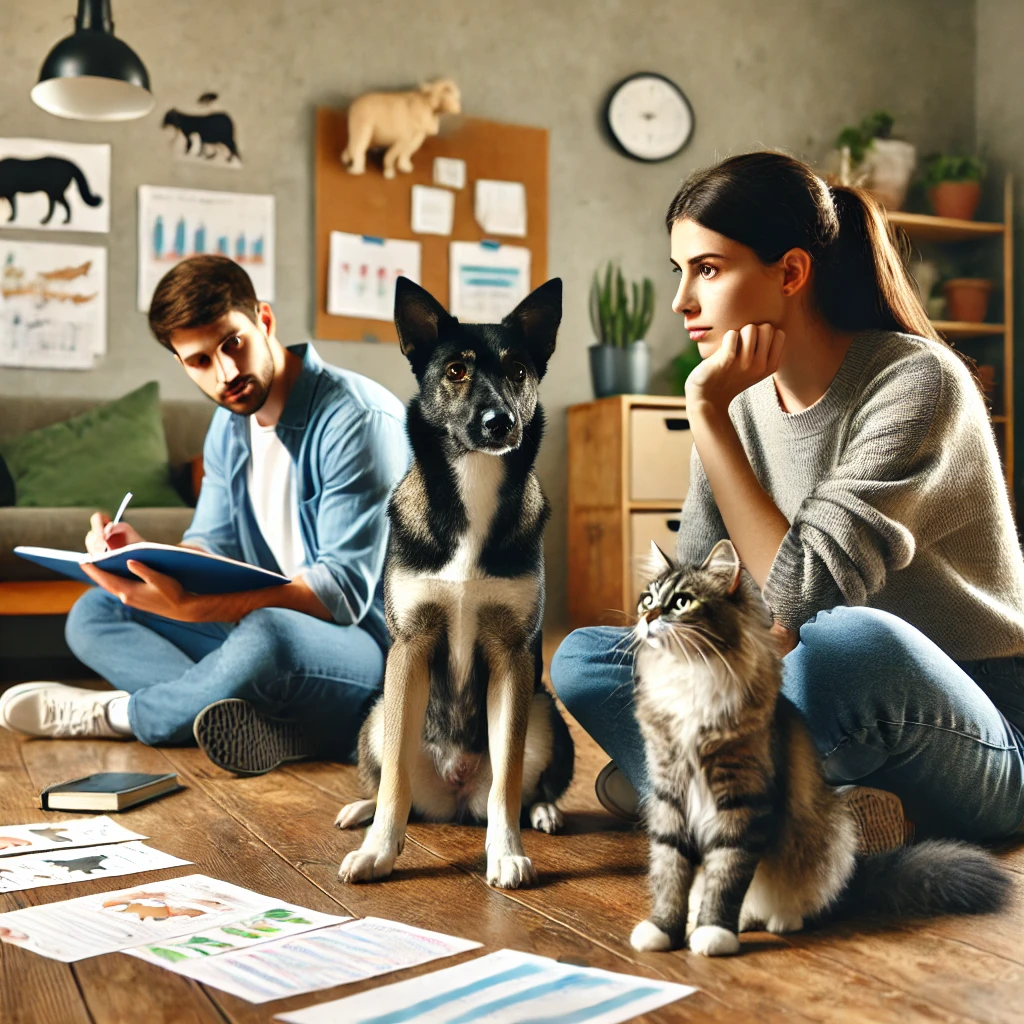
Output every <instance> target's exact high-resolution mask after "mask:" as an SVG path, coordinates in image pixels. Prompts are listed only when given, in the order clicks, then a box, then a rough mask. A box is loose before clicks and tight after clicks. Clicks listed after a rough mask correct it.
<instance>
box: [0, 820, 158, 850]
mask: <svg viewBox="0 0 1024 1024" xmlns="http://www.w3.org/2000/svg"><path fill="white" fill-rule="evenodd" d="M147 838H148V837H147V836H143V835H139V833H138V832H132V831H131V830H130V829H126V828H125V827H124V826H123V825H118V823H117V822H116V821H114V819H113V818H111V817H108V816H107V815H106V814H101V815H100V816H99V817H97V818H72V819H71V820H69V821H40V822H36V823H35V824H34V825H0V857H8V856H11V855H20V854H23V853H37V852H40V851H48V850H70V849H73V848H74V847H76V846H98V845H99V844H101V843H123V842H125V841H126V840H129V839H147Z"/></svg>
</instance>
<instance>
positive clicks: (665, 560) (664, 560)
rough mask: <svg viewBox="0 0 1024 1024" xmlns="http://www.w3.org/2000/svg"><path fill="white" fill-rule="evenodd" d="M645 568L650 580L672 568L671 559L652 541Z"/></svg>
mask: <svg viewBox="0 0 1024 1024" xmlns="http://www.w3.org/2000/svg"><path fill="white" fill-rule="evenodd" d="M647 568H648V570H649V571H650V574H651V578H652V579H654V578H655V577H657V576H660V575H661V574H662V573H665V572H668V571H669V569H672V568H673V565H672V559H671V558H669V557H668V555H666V554H665V552H664V551H662V550H661V548H659V547H658V545H657V544H655V543H654V541H653V540H652V541H651V553H650V557H649V558H648V560H647Z"/></svg>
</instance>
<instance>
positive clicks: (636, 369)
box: [624, 341, 651, 395]
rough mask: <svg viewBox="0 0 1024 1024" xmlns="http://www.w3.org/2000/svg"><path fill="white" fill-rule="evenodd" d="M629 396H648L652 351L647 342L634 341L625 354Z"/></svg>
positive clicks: (627, 392)
mask: <svg viewBox="0 0 1024 1024" xmlns="http://www.w3.org/2000/svg"><path fill="white" fill-rule="evenodd" d="M624 355H625V357H626V366H625V369H626V385H627V386H626V391H625V393H626V394H628V395H646V394H647V388H648V387H649V386H650V383H651V351H650V349H649V348H648V347H647V342H646V341H634V342H633V343H632V344H631V345H630V346H629V348H627V349H626V350H625V352H624Z"/></svg>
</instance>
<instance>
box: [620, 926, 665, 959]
mask: <svg viewBox="0 0 1024 1024" xmlns="http://www.w3.org/2000/svg"><path fill="white" fill-rule="evenodd" d="M629 944H630V945H631V946H632V947H633V948H634V949H639V950H640V951H641V952H645V953H663V952H664V951H665V950H667V949H671V948H672V940H671V938H669V936H668V935H667V934H666V933H665V932H663V931H662V930H661V929H660V928H659V927H658V926H657V925H656V924H655V923H654V922H653V921H641V922H640V923H639V924H638V925H637V926H636V927H635V928H634V929H633V934H632V935H630V937H629Z"/></svg>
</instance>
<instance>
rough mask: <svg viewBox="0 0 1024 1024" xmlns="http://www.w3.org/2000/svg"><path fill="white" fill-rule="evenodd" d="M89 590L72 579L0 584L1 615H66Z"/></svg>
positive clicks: (85, 584) (84, 584)
mask: <svg viewBox="0 0 1024 1024" xmlns="http://www.w3.org/2000/svg"><path fill="white" fill-rule="evenodd" d="M88 589H89V584H87V583H75V582H73V581H71V580H54V581H53V582H52V583H49V582H46V583H44V582H42V581H39V582H29V583H0V615H66V614H67V613H68V612H69V611H71V606H72V605H73V604H74V603H75V602H76V601H77V600H78V599H79V598H80V597H81V596H82V594H84V593H85V592H86V591H87V590H88Z"/></svg>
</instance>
